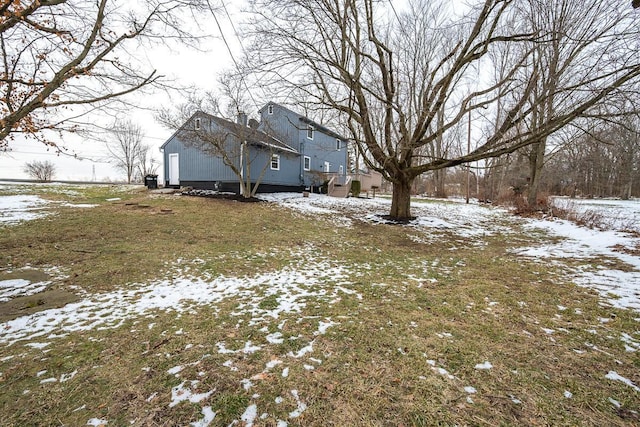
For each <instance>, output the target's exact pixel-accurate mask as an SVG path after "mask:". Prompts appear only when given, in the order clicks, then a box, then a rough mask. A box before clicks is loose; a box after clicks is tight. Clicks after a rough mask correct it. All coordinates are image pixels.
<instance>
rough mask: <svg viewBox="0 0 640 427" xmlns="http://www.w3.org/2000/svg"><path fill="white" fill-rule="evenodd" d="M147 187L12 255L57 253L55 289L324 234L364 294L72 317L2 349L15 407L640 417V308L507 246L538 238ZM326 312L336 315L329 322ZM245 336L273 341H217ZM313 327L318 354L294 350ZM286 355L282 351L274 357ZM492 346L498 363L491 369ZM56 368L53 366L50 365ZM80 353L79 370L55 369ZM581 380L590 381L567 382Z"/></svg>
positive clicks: (54, 411) (531, 420)
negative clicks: (187, 389)
mask: <svg viewBox="0 0 640 427" xmlns="http://www.w3.org/2000/svg"><path fill="white" fill-rule="evenodd" d="M107 196H109V194H103V195H102V196H98V195H93V196H92V197H93V198H94V200H96V201H100V200H101V199H102V200H104V198H108V197H107ZM130 202H134V203H135V202H137V203H138V204H143V205H148V206H149V207H148V208H132V206H133V205H126V204H125V203H124V202H121V203H109V202H104V201H102V202H101V206H100V207H97V208H94V209H91V210H75V209H62V210H61V211H60V212H59V213H58V214H57V215H56V216H53V217H48V218H45V219H42V220H37V221H32V222H28V223H25V224H23V225H20V226H15V227H10V228H5V229H3V230H2V233H0V247H3V248H6V249H5V250H4V251H3V252H2V253H1V254H0V262H1V263H2V265H3V266H4V267H5V268H7V267H9V266H11V267H12V268H17V267H23V266H25V265H27V264H30V265H31V266H33V267H44V266H60V267H61V268H63V270H64V272H65V273H66V274H67V276H68V277H67V278H65V279H63V280H62V281H60V282H58V283H55V287H57V288H63V289H67V288H69V286H70V285H76V286H79V287H80V288H81V289H82V290H83V291H84V292H87V293H90V294H93V293H98V292H105V291H111V290H114V289H120V288H123V287H124V288H126V287H127V286H128V284H130V283H135V282H146V281H150V280H153V279H161V278H165V277H173V276H174V275H178V274H185V273H184V271H185V269H186V268H188V269H189V270H188V272H187V273H186V274H188V275H192V276H194V277H218V276H220V275H225V276H240V277H241V276H244V275H248V276H253V275H255V274H257V272H267V271H277V270H279V269H281V268H283V267H286V266H293V265H297V263H298V261H299V260H297V259H292V255H291V254H292V251H291V249H292V248H293V249H296V248H303V247H309V246H311V247H312V248H313V250H312V253H313V258H316V259H324V260H329V261H330V262H331V263H333V264H336V265H338V264H339V265H344V266H347V267H348V271H349V272H350V273H349V274H350V276H349V277H348V280H347V282H348V284H342V285H340V286H343V287H345V288H348V289H350V290H352V291H355V292H356V293H354V294H347V293H340V294H339V295H340V298H339V300H337V301H329V300H328V299H324V298H316V299H309V300H307V301H306V306H305V307H304V309H303V310H302V312H300V313H295V312H292V313H285V314H282V315H281V316H280V317H279V318H277V319H266V320H263V321H259V322H258V323H257V324H256V325H253V326H252V325H250V323H251V321H252V320H253V319H254V317H253V316H252V315H250V314H249V313H246V312H245V313H243V314H239V313H238V306H239V305H240V304H243V303H247V302H249V301H250V300H251V301H254V300H255V301H259V302H260V306H261V308H263V309H269V308H270V307H272V306H273V304H274V300H273V297H267V296H266V295H267V294H266V291H267V290H268V289H266V288H263V289H256V291H255V293H254V294H253V295H251V296H243V297H237V298H236V299H233V298H230V299H226V300H225V301H224V302H222V303H220V304H216V305H215V306H199V307H194V309H193V310H191V311H190V312H187V313H183V314H181V315H178V314H176V313H174V312H164V311H158V312H155V313H153V315H152V316H143V317H140V318H132V319H129V320H127V321H126V322H125V324H124V325H122V326H120V327H119V328H116V329H108V330H92V331H87V332H78V333H72V334H70V335H68V336H66V337H62V338H57V339H55V340H50V341H51V344H50V346H48V347H46V348H45V349H42V350H39V349H33V348H29V347H25V346H24V343H17V344H14V345H13V346H7V347H5V348H3V350H2V357H9V356H13V357H12V358H10V359H6V360H4V361H0V372H2V375H1V376H0V408H1V409H0V419H1V420H3V421H2V424H3V425H7V426H21V425H43V426H44V425H60V424H65V425H85V424H86V423H87V420H88V419H89V418H93V417H96V418H101V419H106V420H108V421H109V424H108V425H129V424H130V422H133V425H139V426H169V425H188V424H189V423H191V422H194V421H196V420H198V419H201V418H202V414H201V409H202V407H204V406H211V407H212V409H213V410H214V411H216V413H217V415H216V418H215V420H214V422H213V423H212V424H211V425H220V426H227V425H229V424H230V423H232V422H233V421H234V420H237V421H239V420H240V417H241V415H242V414H243V413H244V411H245V410H246V408H247V407H248V406H249V405H250V404H252V403H255V404H256V405H257V408H258V415H260V414H263V413H266V414H268V415H267V416H266V418H264V419H257V420H256V422H255V424H254V425H257V426H275V425H276V423H277V421H278V420H284V421H287V422H288V423H289V425H302V426H326V425H337V426H346V425H354V426H386V425H393V426H401V425H402V426H433V425H593V426H596V425H597V426H601V425H618V426H623V425H635V424H636V423H637V422H638V419H637V411H640V404H639V401H638V396H637V392H635V391H634V390H633V389H631V388H630V387H628V386H626V385H624V384H622V383H619V382H614V381H609V380H606V379H605V378H604V376H605V375H606V374H607V372H609V371H610V370H615V371H617V372H618V373H619V374H620V375H623V376H625V377H627V378H629V379H630V380H632V381H633V382H634V383H635V384H640V376H639V375H638V372H640V369H639V368H640V362H639V359H638V358H637V353H631V352H627V351H625V348H624V344H623V343H622V342H621V340H620V337H621V334H622V333H628V334H630V335H631V336H633V337H635V339H636V340H637V339H638V335H637V333H636V332H635V331H636V330H637V321H636V320H634V319H635V318H636V317H637V313H633V312H629V311H626V310H618V309H612V308H607V307H605V306H602V305H601V304H600V300H599V298H598V297H597V295H595V293H594V292H592V291H589V290H586V289H583V288H578V287H576V286H574V285H572V284H571V283H570V281H569V280H568V279H567V278H566V277H565V276H564V275H563V272H562V270H561V269H559V268H556V267H553V266H550V265H548V264H541V263H537V262H535V261H529V260H525V259H522V258H519V257H517V256H516V255H514V254H513V253H512V252H511V251H510V249H511V248H513V247H514V246H518V245H523V244H527V243H532V239H539V238H542V237H540V236H531V235H530V234H525V233H514V235H512V236H511V235H509V236H504V235H501V236H485V237H484V243H485V244H484V245H483V246H481V247H473V246H471V245H469V247H468V248H465V247H461V245H460V242H458V241H454V239H453V236H451V235H449V234H448V233H449V232H447V231H443V232H442V233H443V234H442V236H441V238H440V239H439V240H438V241H437V242H431V243H429V244H420V243H416V242H414V241H412V240H411V239H409V236H408V234H409V233H412V230H411V229H410V228H406V227H398V226H384V225H376V226H374V225H371V224H367V223H360V222H357V223H356V225H355V226H354V227H352V228H349V229H342V228H341V229H335V228H334V227H333V226H332V225H331V223H329V222H325V221H323V220H319V219H317V218H310V217H305V216H302V215H300V214H292V213H290V212H288V211H286V210H283V208H281V207H279V206H277V205H271V204H267V203H256V204H243V203H237V202H231V201H220V200H211V199H201V198H185V197H175V196H163V197H158V198H153V197H150V196H149V195H147V194H146V193H139V194H135V195H134V196H133V197H132V198H131V199H130V200H127V203H130ZM162 209H170V210H171V212H172V213H171V214H164V213H161V212H162ZM452 249H455V250H452ZM258 255H259V256H258ZM178 258H181V259H183V262H182V263H179V264H177V263H176V260H177V259H178ZM195 259H198V260H201V261H199V262H192V261H193V260H195ZM312 261H313V259H310V260H309V262H312ZM416 278H418V279H419V280H416ZM322 286H325V287H326V289H332V288H333V287H334V286H337V284H336V283H333V282H332V281H330V280H329V281H327V282H326V283H323V285H322ZM70 289H74V288H70ZM76 291H77V289H76ZM559 306H563V307H566V309H565V310H560V308H559ZM604 318H606V319H611V320H610V321H609V322H606V323H603V322H602V320H601V319H604ZM327 319H331V320H332V321H333V322H335V323H336V325H335V326H333V327H330V328H329V329H328V330H327V333H326V334H325V335H317V334H314V332H316V331H317V328H318V324H319V322H320V321H325V320H327ZM283 321H286V322H284V323H282V322H283ZM279 325H281V326H282V330H279V329H278V326H279ZM263 327H264V328H266V330H267V331H268V332H269V333H273V332H277V331H280V332H281V333H282V334H283V338H284V341H283V342H282V343H281V344H270V343H268V342H266V341H265V339H264V336H265V334H266V332H264V331H261V330H260V329H261V328H263ZM543 328H544V329H543ZM545 329H547V330H553V333H547V332H545ZM178 331H180V332H181V333H177V332H178ZM594 331H595V333H594ZM40 341H42V339H40ZM247 341H252V342H253V343H258V344H260V345H261V346H262V349H261V350H259V351H257V352H255V353H251V354H244V353H235V354H222V353H219V352H218V346H217V343H220V342H224V343H225V345H226V348H228V349H241V348H243V346H244V345H245V344H246V342H247ZM311 342H313V343H314V344H313V352H312V353H310V354H308V355H305V356H304V357H301V358H294V357H291V356H290V355H289V353H290V352H296V351H298V350H300V349H301V348H303V347H305V346H306V345H308V344H309V343H311ZM311 358H313V359H315V360H311ZM274 360H275V361H280V362H281V363H280V364H276V365H275V366H274V367H273V368H271V369H266V368H265V366H266V364H267V363H268V362H273V361H274ZM229 361H230V363H231V364H229V363H228V362H229ZM318 361H320V362H318ZM485 361H490V362H491V363H492V365H493V368H492V369H490V370H478V369H475V368H474V367H475V365H476V364H480V363H483V362H485ZM432 364H433V365H434V366H432ZM178 365H182V366H184V369H183V370H182V371H181V372H180V373H179V377H176V376H175V375H171V374H169V373H168V372H167V370H168V369H170V368H172V367H175V366H178ZM225 365H226V366H225ZM310 366H313V368H314V369H313V370H310V369H308V368H309V367H310ZM232 367H233V368H235V369H232ZM285 368H287V369H288V373H289V375H288V376H286V377H284V376H283V375H282V373H283V370H284V369H285ZM438 369H440V371H438ZM42 370H47V373H46V374H44V375H42V376H40V377H37V373H38V372H40V371H42ZM74 370H77V371H78V372H77V374H76V376H75V377H74V378H73V379H71V380H69V381H67V382H64V383H62V382H59V381H58V382H55V383H45V384H40V381H41V380H42V379H44V378H47V377H49V376H51V377H57V378H60V376H61V375H62V374H65V373H69V372H72V371H74ZM442 370H446V372H447V373H448V374H449V375H451V377H449V376H448V375H446V374H443V372H444V371H442ZM251 378H253V379H251ZM246 379H251V382H252V383H253V385H252V386H251V387H250V389H249V390H245V389H244V388H243V383H242V381H243V380H246ZM192 380H199V381H200V383H199V384H198V385H197V391H198V392H207V391H210V390H213V393H212V395H211V396H210V397H209V398H208V399H206V400H204V401H202V402H200V403H189V402H182V403H180V404H178V405H176V406H175V407H172V408H170V407H169V403H170V401H171V388H172V387H175V386H177V385H178V384H180V383H182V382H183V381H192ZM467 386H472V387H474V388H475V389H476V390H477V393H473V394H470V393H468V392H466V391H465V387H467ZM25 390H28V392H27V393H25ZM292 390H297V393H298V396H299V398H300V400H301V401H302V402H304V403H305V404H306V405H307V408H306V410H305V411H303V412H302V415H301V416H300V417H298V418H289V414H290V413H291V412H292V411H295V410H296V409H297V408H298V402H297V401H296V398H295V396H294V395H293V394H292ZM565 390H568V391H571V393H573V397H572V398H570V399H569V398H566V397H564V392H565ZM154 394H155V395H154ZM256 394H258V395H259V397H254V395H256ZM152 396H155V397H153V398H151V397H152ZM277 398H281V399H282V401H281V403H277V402H280V399H278V400H277V401H276V399H277ZM468 398H470V399H471V400H472V401H473V403H470V402H469V401H468V400H467V399H468ZM609 398H613V399H615V400H617V401H619V402H620V403H621V405H622V407H621V408H620V409H617V408H616V407H615V406H613V405H612V403H611V402H610V401H609ZM516 401H519V402H520V403H517V402H516ZM78 408H83V409H79V410H77V411H74V410H76V409H78ZM633 411H636V412H633ZM238 425H241V424H238Z"/></svg>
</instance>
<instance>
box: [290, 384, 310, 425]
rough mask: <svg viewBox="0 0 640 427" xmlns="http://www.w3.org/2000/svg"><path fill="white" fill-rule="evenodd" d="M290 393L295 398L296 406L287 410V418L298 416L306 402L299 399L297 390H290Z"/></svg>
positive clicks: (305, 406)
mask: <svg viewBox="0 0 640 427" xmlns="http://www.w3.org/2000/svg"><path fill="white" fill-rule="evenodd" d="M291 395H292V396H293V398H294V399H295V400H296V404H297V408H296V409H295V411H292V412H289V418H298V417H299V416H300V415H302V413H303V412H304V411H305V410H306V409H307V404H306V403H304V402H302V401H300V396H298V390H291Z"/></svg>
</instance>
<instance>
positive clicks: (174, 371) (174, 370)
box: [167, 365, 184, 375]
mask: <svg viewBox="0 0 640 427" xmlns="http://www.w3.org/2000/svg"><path fill="white" fill-rule="evenodd" d="M183 369H184V366H182V365H178V366H174V367H173V368H170V369H168V370H167V374H169V375H175V374H177V373H178V372H180V371H182V370H183Z"/></svg>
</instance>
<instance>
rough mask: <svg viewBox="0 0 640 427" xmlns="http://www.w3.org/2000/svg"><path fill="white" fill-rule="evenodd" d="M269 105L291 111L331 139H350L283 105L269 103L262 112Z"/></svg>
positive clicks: (303, 121)
mask: <svg viewBox="0 0 640 427" xmlns="http://www.w3.org/2000/svg"><path fill="white" fill-rule="evenodd" d="M268 105H276V106H278V107H279V108H282V109H284V110H287V111H289V112H290V113H292V114H295V115H296V116H298V120H300V121H301V122H302V123H306V124H308V125H311V126H313V128H314V129H315V130H319V131H321V132H322V133H325V134H327V135H329V136H331V137H333V138H337V139H340V140H342V141H347V139H348V138H345V137H343V136H341V135H340V134H338V133H337V132H335V131H332V130H331V129H329V128H328V127H326V126H324V125H322V124H320V123H318V122H314V121H313V120H311V119H310V118H308V117H307V116H303V115H302V114H300V113H296V112H295V111H293V110H291V109H289V108H287V107H285V106H283V105H281V104H278V103H275V102H273V101H271V102H268V103H267V104H266V105H265V106H264V107H262V108H261V109H260V111H262V110H263V109H264V108H266V107H267V106H268Z"/></svg>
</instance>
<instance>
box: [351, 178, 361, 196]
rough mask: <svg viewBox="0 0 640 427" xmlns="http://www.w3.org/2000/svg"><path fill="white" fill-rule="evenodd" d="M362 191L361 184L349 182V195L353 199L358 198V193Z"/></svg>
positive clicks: (356, 181)
mask: <svg viewBox="0 0 640 427" xmlns="http://www.w3.org/2000/svg"><path fill="white" fill-rule="evenodd" d="M361 189H362V183H361V182H360V181H358V180H355V181H351V194H352V195H353V197H358V196H360V191H361Z"/></svg>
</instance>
